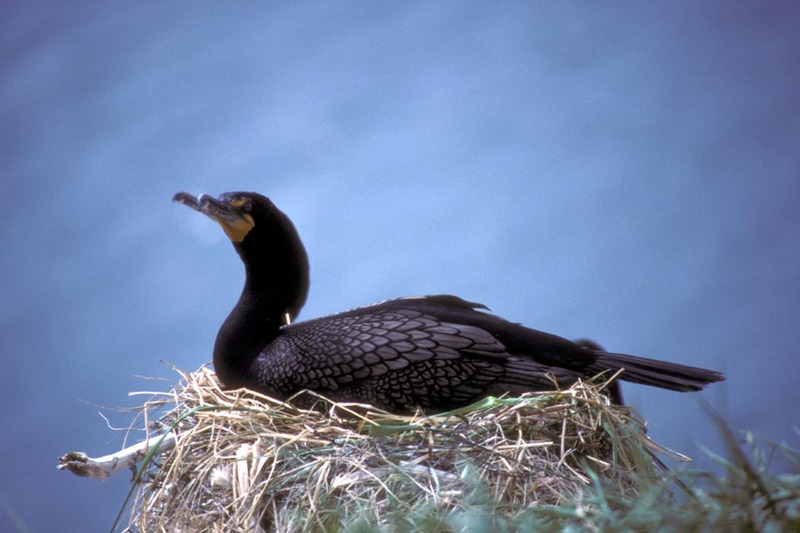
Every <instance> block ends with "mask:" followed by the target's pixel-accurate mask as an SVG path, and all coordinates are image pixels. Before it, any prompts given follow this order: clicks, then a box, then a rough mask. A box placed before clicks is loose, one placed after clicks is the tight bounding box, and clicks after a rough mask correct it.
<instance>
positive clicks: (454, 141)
mask: <svg viewBox="0 0 800 533" xmlns="http://www.w3.org/2000/svg"><path fill="white" fill-rule="evenodd" d="M0 10H1V11H2V16H0V117H1V118H2V124H1V125H0V135H2V137H1V139H2V141H1V142H2V144H0V156H1V157H0V175H1V176H2V183H1V184H0V187H1V189H0V191H1V193H0V210H2V228H1V229H0V239H1V240H0V250H2V255H1V256H0V290H1V291H2V293H1V294H0V297H1V299H2V300H1V301H2V303H1V304H0V306H1V307H0V312H1V313H2V322H1V323H0V328H2V334H1V336H0V343H2V344H1V348H0V349H1V350H2V358H3V359H2V360H3V363H4V367H3V378H2V382H3V384H2V387H1V388H0V399H1V400H2V404H3V409H2V410H0V422H2V435H0V453H2V457H3V474H2V476H0V530H3V531H6V530H12V531H14V530H16V531H60V532H86V531H103V530H107V529H108V528H109V527H110V526H111V523H112V522H113V519H114V516H115V515H116V513H117V511H118V509H119V505H120V504H121V503H122V501H123V499H124V497H125V494H126V492H127V489H128V482H129V479H130V476H129V475H128V474H127V473H120V474H117V475H116V476H115V478H112V479H111V480H109V481H106V482H99V481H94V480H87V479H81V478H77V477H75V476H72V475H71V474H68V473H65V472H58V471H56V468H55V465H56V459H57V457H58V456H59V455H60V454H62V453H64V452H67V451H70V450H84V451H87V452H88V453H90V454H92V455H102V454H105V453H110V452H113V451H116V450H117V449H119V448H120V447H121V446H122V444H123V437H124V433H123V432H121V431H113V430H111V429H109V427H108V426H107V424H106V421H105V420H104V419H103V418H101V416H99V415H98V412H103V413H104V414H105V415H106V416H108V417H109V418H110V423H111V424H112V425H114V426H124V425H125V424H126V423H127V422H128V421H129V420H130V416H129V415H125V414H119V413H115V412H111V411H108V410H103V409H100V408H98V407H96V405H106V406H131V405H136V404H137V403H140V402H141V401H142V400H143V398H141V397H133V398H129V397H128V395H127V393H128V392H129V391H137V390H138V391H141V390H166V389H167V388H168V387H169V383H163V382H153V381H146V380H142V379H140V378H138V377H137V375H144V376H156V377H163V378H167V379H169V380H174V379H176V378H177V376H176V374H175V373H174V372H173V371H172V370H171V369H170V368H168V367H167V366H165V365H163V364H162V363H161V362H160V360H162V359H163V360H167V361H169V362H171V363H173V364H175V365H177V366H178V367H180V368H182V369H184V370H187V371H190V370H194V369H195V368H197V367H198V366H199V365H200V364H202V363H204V362H206V361H208V360H209V359H210V357H211V349H212V346H213V342H214V338H215V335H216V331H217V328H218V327H219V325H220V324H221V322H222V320H223V319H224V318H225V316H226V315H227V313H228V312H229V310H230V308H231V307H232V306H233V304H234V303H235V301H236V299H237V297H238V294H239V291H240V289H241V284H242V281H243V271H242V267H241V265H240V262H239V259H238V257H237V256H236V255H235V254H234V252H233V250H232V249H231V246H230V243H229V242H228V240H227V238H226V237H225V236H224V234H223V233H222V231H220V229H219V228H218V227H217V226H216V225H215V224H213V223H212V222H211V221H209V220H208V219H206V218H204V217H202V216H201V215H199V214H197V213H193V212H191V211H190V210H188V209H186V208H185V207H182V206H179V205H177V204H172V203H171V202H170V199H171V197H172V195H173V194H174V193H175V192H177V191H179V190H187V191H189V192H192V193H194V194H197V193H200V192H207V193H212V194H215V195H216V194H219V193H221V192H225V191H229V190H256V191H259V192H262V193H264V194H266V195H268V196H270V197H271V198H272V199H273V200H274V201H275V203H276V204H277V205H278V206H279V207H280V208H281V209H283V210H284V211H285V212H286V213H287V214H289V216H290V217H291V218H292V219H293V220H294V221H295V223H296V225H297V227H298V229H299V231H300V233H301V235H302V237H303V238H304V240H305V243H306V246H307V248H308V251H309V254H310V258H311V264H312V288H311V296H310V298H309V302H308V305H307V307H306V308H305V310H304V312H303V314H302V316H301V318H311V317H315V316H318V315H321V314H326V313H331V312H335V311H338V310H344V309H348V308H352V307H356V306H359V305H363V304H367V303H371V302H374V301H377V300H381V299H384V298H390V297H395V296H402V295H415V294H429V293H453V294H458V295H460V296H463V297H465V298H467V299H470V300H475V301H479V302H484V303H486V304H487V305H489V306H490V307H491V308H492V310H493V311H494V312H496V313H498V314H500V315H502V316H504V317H506V318H508V319H510V320H513V321H519V322H523V323H525V324H527V325H530V326H532V327H535V328H538V329H542V330H546V331H550V332H553V333H557V334H560V335H563V336H566V337H573V338H574V337H584V336H585V337H590V338H592V339H595V340H596V341H598V342H599V343H601V344H602V345H604V346H605V347H607V348H608V349H611V350H614V351H622V352H628V353H634V354H641V355H647V356H652V357H656V358H663V359H670V360H673V361H677V362H683V363H688V364H696V365H700V366H705V367H709V368H713V369H717V370H721V371H723V372H725V373H726V374H727V376H728V380H727V381H726V382H725V383H723V384H720V385H715V386H712V387H711V388H710V389H709V390H708V391H706V392H704V393H702V395H701V396H702V397H703V398H704V399H705V400H706V401H708V402H709V403H710V404H711V405H712V406H713V407H714V408H715V409H717V410H718V411H720V412H721V413H722V414H723V416H725V417H726V418H727V419H728V420H729V421H730V422H731V423H732V424H733V425H734V426H735V427H742V428H749V429H752V430H755V431H757V432H761V433H764V434H766V435H768V436H770V437H772V438H775V439H777V440H786V441H788V442H789V443H790V444H793V445H797V441H798V439H797V436H796V435H795V434H793V433H792V429H791V427H792V425H793V424H795V425H796V424H797V423H798V417H797V413H798V405H800V392H799V389H798V387H797V378H798V370H800V364H799V363H798V362H797V361H798V347H800V327H799V326H800V325H799V324H798V318H800V105H799V104H800V97H799V96H798V95H800V72H798V70H799V69H800V31H798V23H800V4H797V3H791V2H770V3H768V4H763V3H751V2H736V1H734V2H724V3H720V2H708V3H696V2H662V3H658V4H655V3H650V2H648V3H641V2H634V1H630V2H616V3H614V4H613V5H610V4H607V3H602V4H598V3H593V2H557V3H535V2H491V3H488V2H487V3H467V2H388V1H378V2H369V3H367V2H347V1H341V2H311V3H308V2H305V3H293V2H280V3H279V2H270V3H266V2H264V3H242V2H224V3H211V2H204V3H200V2H168V3H166V2H159V3H139V2H96V1H95V2H8V1H7V2H3V5H2V7H1V8H0ZM625 394H626V398H627V400H628V401H629V403H631V404H633V405H634V406H636V407H638V408H639V409H640V410H641V411H642V413H643V414H644V415H645V417H646V418H648V420H649V421H650V429H651V434H652V436H653V438H654V439H655V440H656V441H658V442H661V443H663V444H665V445H667V446H670V447H672V448H675V449H677V450H679V451H681V452H684V453H686V454H688V455H690V456H692V457H694V458H695V463H694V465H695V466H698V467H710V466H711V464H710V463H711V461H710V460H709V459H708V458H706V456H705V455H704V454H703V453H702V450H701V448H700V446H699V444H702V445H703V446H707V447H709V448H711V449H713V450H715V451H718V452H721V451H722V446H721V444H720V442H719V439H718V437H717V436H716V433H715V431H714V429H713V428H711V427H710V426H711V423H710V420H709V417H708V416H707V415H706V414H705V413H704V412H703V409H702V407H701V406H700V404H699V403H698V401H697V398H696V396H697V395H681V394H676V393H669V392H662V391H658V390H652V389H647V388H643V387H638V386H630V385H629V386H626V387H625Z"/></svg>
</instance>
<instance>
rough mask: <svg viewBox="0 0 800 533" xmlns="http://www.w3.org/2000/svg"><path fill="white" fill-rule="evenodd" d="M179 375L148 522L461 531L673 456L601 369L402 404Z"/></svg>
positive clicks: (643, 473) (644, 474)
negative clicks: (270, 390) (614, 394)
mask: <svg viewBox="0 0 800 533" xmlns="http://www.w3.org/2000/svg"><path fill="white" fill-rule="evenodd" d="M181 376H182V379H181V381H180V383H179V384H178V385H176V387H175V388H174V389H173V390H172V391H170V392H169V393H165V394H162V395H157V396H155V397H153V398H152V399H151V400H150V401H148V402H147V403H145V405H144V406H143V410H142V413H143V415H144V417H145V421H146V425H147V427H148V429H149V431H150V432H151V433H153V430H154V429H156V430H157V431H156V432H157V433H161V434H167V433H169V434H170V435H171V436H174V437H175V446H174V448H173V449H172V450H171V451H169V452H165V453H162V454H161V455H158V456H156V457H148V458H146V459H145V462H144V464H143V465H142V467H141V469H140V471H139V472H138V473H137V475H136V476H135V477H136V484H135V490H134V498H133V504H132V506H131V511H130V523H129V528H130V529H132V530H136V531H139V532H142V533H145V532H154V531H158V532H161V531H170V532H187V531H226V532H227V531H252V532H261V531H265V532H266V531H340V530H360V531H371V530H376V529H384V530H392V531H395V530H408V531H411V530H416V529H420V528H422V527H425V528H426V529H429V530H442V531H450V530H455V529H457V527H456V526H454V525H453V524H457V523H458V519H459V517H462V518H463V516H465V513H466V514H468V513H470V512H474V511H476V510H479V509H486V508H487V506H491V516H492V517H493V519H494V520H506V523H513V521H514V520H515V519H516V518H518V517H519V516H520V515H522V514H524V513H525V512H527V511H529V510H530V509H543V508H550V509H557V508H558V507H555V506H562V505H575V504H577V505H580V502H581V501H584V500H585V497H586V495H587V494H588V493H589V492H591V491H592V490H595V489H602V490H603V491H604V492H608V493H613V494H614V495H615V497H619V498H622V499H629V498H635V497H636V495H637V493H638V491H639V490H640V486H641V484H642V482H643V480H649V481H652V480H653V479H662V478H661V476H660V469H661V468H663V464H662V463H661V462H660V460H659V459H658V455H659V454H664V453H667V454H670V455H672V456H673V457H674V456H675V454H674V452H670V451H669V450H665V449H664V448H661V447H659V446H658V445H656V444H655V443H653V442H652V441H650V439H648V438H647V436H646V432H645V427H644V422H643V420H642V419H641V418H639V417H638V415H636V413H635V412H634V411H633V410H632V409H631V408H629V407H624V406H615V405H610V404H609V402H608V399H607V397H606V396H605V395H604V394H603V393H602V387H603V385H604V383H600V384H599V385H597V384H593V383H591V382H588V383H587V382H578V383H576V384H575V385H573V386H572V387H570V388H569V389H567V390H554V391H553V392H550V393H537V394H531V395H527V396H523V397H521V398H487V399H485V400H483V401H481V402H479V403H476V404H474V405H471V406H469V407H465V408H462V409H458V410H455V411H451V412H448V413H442V414H438V415H435V416H425V415H423V414H422V413H418V414H416V415H414V416H398V415H393V414H390V413H386V412H383V411H380V410H377V409H375V408H373V407H371V406H368V405H361V404H343V403H335V402H332V401H330V400H327V399H326V398H324V397H322V396H318V395H316V394H313V393H309V392H304V393H302V394H305V395H308V397H306V398H303V401H302V402H296V403H298V404H301V405H309V402H312V403H313V407H312V408H310V409H302V408H299V407H296V406H295V405H293V404H291V403H285V402H281V401H278V400H275V399H272V398H269V397H266V396H263V395H260V394H257V393H254V392H251V391H247V390H243V389H241V390H233V391H228V390H223V389H222V388H221V387H220V384H219V382H218V381H217V379H216V376H215V375H214V373H213V372H212V371H210V370H209V369H207V368H205V367H203V368H200V369H199V370H197V371H196V372H193V373H191V374H185V373H181ZM163 411H166V412H165V413H164V414H162V415H161V416H160V417H159V416H158V412H163ZM150 439H152V440H153V441H154V442H155V441H157V440H158V436H155V437H153V436H152V435H151V436H150Z"/></svg>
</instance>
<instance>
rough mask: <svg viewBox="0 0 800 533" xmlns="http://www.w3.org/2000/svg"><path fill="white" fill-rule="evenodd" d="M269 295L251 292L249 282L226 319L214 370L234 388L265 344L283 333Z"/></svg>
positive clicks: (241, 380) (220, 336) (216, 350)
mask: <svg viewBox="0 0 800 533" xmlns="http://www.w3.org/2000/svg"><path fill="white" fill-rule="evenodd" d="M271 307H272V306H271V305H270V299H269V297H268V296H266V295H263V294H258V293H253V292H252V291H249V290H248V288H247V285H245V289H244V290H243V291H242V295H241V296H240V297H239V301H238V302H237V304H236V306H235V307H234V308H233V310H232V311H231V312H230V314H229V315H228V318H226V319H225V322H224V323H223V324H222V327H221V328H220V330H219V333H218V334H217V340H216V343H215V344H214V369H215V371H216V373H217V376H218V377H219V379H220V380H221V381H222V382H223V383H224V384H225V385H226V386H227V387H231V388H235V387H238V386H240V385H242V384H243V383H244V382H245V381H246V380H247V378H248V376H249V375H250V367H251V365H252V363H253V361H254V360H255V358H256V357H258V354H259V353H260V352H261V350H263V349H264V347H265V346H266V345H267V344H269V343H270V342H272V341H273V340H274V339H275V337H277V336H278V335H279V334H280V327H281V317H280V314H281V313H280V312H279V311H278V310H277V309H272V308H271Z"/></svg>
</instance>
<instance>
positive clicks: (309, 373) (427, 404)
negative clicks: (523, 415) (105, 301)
mask: <svg viewBox="0 0 800 533" xmlns="http://www.w3.org/2000/svg"><path fill="white" fill-rule="evenodd" d="M174 200H175V201H177V202H180V203H182V204H184V205H187V206H189V207H191V208H193V209H195V210H197V211H200V212H201V213H204V214H206V215H208V216H209V217H211V218H212V219H214V220H216V221H217V222H218V223H219V224H220V225H221V226H222V229H223V230H225V233H226V234H227V235H228V237H229V238H230V239H231V241H232V242H233V246H234V248H235V249H236V251H237V252H238V253H239V256H240V257H241V258H242V261H243V262H244V266H245V273H246V279H245V284H244V290H243V291H242V294H241V296H240V298H239V301H238V303H237V304H236V306H235V307H234V308H233V311H231V313H230V315H229V316H228V318H227V319H226V320H225V322H224V324H223V325H222V327H221V328H220V330H219V333H218V335H217V340H216V344H215V346H214V368H215V370H216V372H217V376H218V377H219V379H220V380H221V381H222V383H223V384H224V385H225V386H226V387H229V388H237V387H246V388H249V389H252V390H255V391H258V392H261V393H264V394H267V395H269V396H273V397H277V398H281V399H286V398H288V397H289V396H291V395H292V394H294V393H296V392H298V391H300V390H303V389H308V390H312V391H316V392H319V393H321V394H323V395H324V396H327V397H329V398H331V399H333V400H338V401H353V402H364V403H369V404H372V405H375V406H377V407H381V408H383V409H386V410H388V411H395V412H403V411H409V410H413V409H414V408H423V409H428V410H443V409H452V408H456V407H460V406H464V405H467V404H469V403H471V402H473V401H476V400H478V399H480V398H482V397H485V396H487V395H501V394H504V393H508V394H512V395H514V394H520V393H523V392H529V391H536V390H552V389H553V387H554V381H555V382H557V383H558V384H559V385H570V384H572V383H574V382H575V381H576V380H577V379H578V378H580V377H591V376H594V375H596V374H598V373H600V372H604V371H608V372H612V373H613V372H616V371H618V370H620V369H624V371H623V372H622V374H621V375H620V379H622V380H625V381H631V382H634V383H643V384H646V385H653V386H656V387H662V388H665V389H671V390H676V391H697V390H700V389H702V388H703V387H704V386H705V385H707V384H708V383H712V382H715V381H720V380H722V379H724V377H723V375H722V374H720V373H718V372H714V371H711V370H705V369H702V368H696V367H691V366H685V365H679V364H675V363H668V362H663V361H656V360H652V359H645V358H641V357H636V356H632V355H624V354H618V353H609V352H606V351H603V350H600V349H597V348H594V347H592V346H591V345H585V346H581V345H579V344H577V343H574V342H571V341H569V340H567V339H564V338H561V337H558V336H556V335H551V334H549V333H544V332H541V331H536V330H534V329H530V328H526V327H524V326H521V325H519V324H514V323H512V322H508V321H507V320H504V319H502V318H500V317H498V316H495V315H492V314H490V313H488V312H485V311H481V309H486V307H485V306H483V305H481V304H476V303H472V302H467V301H465V300H462V299H461V298H457V297H455V296H444V295H440V296H424V297H415V298H399V299H396V300H388V301H385V302H381V303H378V304H375V305H370V306H367V307H361V308H358V309H354V310H351V311H346V312H344V313H339V314H336V315H331V316H326V317H322V318H317V319H314V320H309V321H305V322H297V323H292V321H293V320H294V318H295V317H296V316H297V314H298V313H299V312H300V309H301V308H302V306H303V304H304V303H305V301H306V297H307V295H308V286H309V275H308V273H309V266H308V257H307V255H306V251H305V248H304V247H303V244H302V242H301V241H300V237H299V235H298V234H297V230H296V229H295V227H294V225H293V224H292V222H291V221H290V220H289V218H288V217H287V216H286V215H285V214H283V213H282V212H281V211H280V210H278V208H277V207H275V205H274V204H273V203H272V202H271V201H270V200H269V199H268V198H266V197H264V196H262V195H260V194H256V193H250V192H231V193H226V194H223V195H221V196H220V197H219V198H218V199H217V198H213V197H211V196H208V195H200V197H199V198H195V197H193V196H191V195H189V194H187V193H183V192H181V193H178V194H176V195H175V197H174Z"/></svg>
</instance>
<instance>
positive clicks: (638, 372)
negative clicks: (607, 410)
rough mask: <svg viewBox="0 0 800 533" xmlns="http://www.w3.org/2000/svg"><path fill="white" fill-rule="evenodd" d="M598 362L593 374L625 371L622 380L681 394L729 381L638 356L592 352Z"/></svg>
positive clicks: (690, 367) (701, 369)
mask: <svg viewBox="0 0 800 533" xmlns="http://www.w3.org/2000/svg"><path fill="white" fill-rule="evenodd" d="M592 351H593V352H594V354H595V355H597V360H596V361H595V362H594V363H593V364H592V365H590V367H589V368H588V370H589V371H592V372H597V373H599V372H603V371H609V370H610V371H612V372H616V371H617V370H620V369H622V370H623V371H622V374H620V376H619V379H621V380H623V381H629V382H631V383H641V384H642V385H651V386H654V387H660V388H662V389H669V390H674V391H680V392H691V391H699V390H702V389H703V388H705V386H706V385H708V384H709V383H715V382H717V381H722V380H724V379H725V376H723V375H722V374H721V373H719V372H715V371H713V370H707V369H705V368H699V367H695V366H688V365H681V364H678V363H669V362H666V361H657V360H655V359H646V358H644V357H637V356H635V355H627V354H622V353H611V352H604V351H602V350H592Z"/></svg>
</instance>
